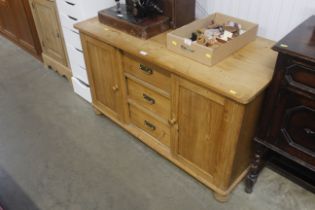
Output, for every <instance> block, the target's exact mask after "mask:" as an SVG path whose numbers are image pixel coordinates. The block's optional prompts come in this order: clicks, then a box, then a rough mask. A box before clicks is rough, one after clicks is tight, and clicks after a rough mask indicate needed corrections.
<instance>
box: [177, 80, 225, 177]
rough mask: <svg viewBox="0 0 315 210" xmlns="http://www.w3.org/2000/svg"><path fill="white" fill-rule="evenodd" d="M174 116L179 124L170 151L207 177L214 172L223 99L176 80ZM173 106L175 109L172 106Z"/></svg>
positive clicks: (223, 112) (221, 122)
mask: <svg viewBox="0 0 315 210" xmlns="http://www.w3.org/2000/svg"><path fill="white" fill-rule="evenodd" d="M177 86H178V87H177V88H176V89H177V91H176V92H177V96H176V99H174V98H173V100H176V101H177V102H176V103H174V102H173V114H172V115H173V116H176V117H175V118H176V119H177V120H176V121H177V123H178V125H177V126H178V127H177V130H178V134H177V136H176V137H175V144H173V148H172V151H173V152H174V153H175V155H176V156H178V157H180V158H182V159H184V160H185V161H188V162H189V163H191V164H193V165H194V166H196V167H198V168H199V169H201V170H202V171H204V172H206V173H207V174H214V173H215V170H216V168H215V166H216V164H215V163H216V161H217V160H216V158H217V154H216V153H217V149H216V148H217V144H218V143H219V142H220V140H221V132H222V128H223V124H224V114H225V107H224V103H225V100H224V98H222V97H221V96H219V95H217V94H214V93H212V92H210V91H208V90H206V89H204V88H202V87H199V86H197V85H194V84H192V83H189V82H187V81H185V80H182V79H179V80H178V85H177ZM174 105H175V107H174Z"/></svg>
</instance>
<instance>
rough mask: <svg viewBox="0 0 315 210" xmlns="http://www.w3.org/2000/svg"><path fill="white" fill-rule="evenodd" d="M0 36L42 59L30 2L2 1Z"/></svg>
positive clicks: (0, 7)
mask: <svg viewBox="0 0 315 210" xmlns="http://www.w3.org/2000/svg"><path fill="white" fill-rule="evenodd" d="M0 34H2V35H3V36H5V37H6V38H8V39H10V40H11V41H13V42H14V43H16V44H17V45H19V46H20V47H22V48H23V49H25V50H27V51H28V52H29V53H31V54H32V55H34V56H35V57H37V58H41V52H42V49H41V45H40V41H39V38H38V34H37V31H36V27H35V23H34V19H33V16H32V12H31V8H30V5H29V3H28V0H0Z"/></svg>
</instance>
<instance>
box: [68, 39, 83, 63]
mask: <svg viewBox="0 0 315 210" xmlns="http://www.w3.org/2000/svg"><path fill="white" fill-rule="evenodd" d="M67 49H68V56H69V61H70V64H71V66H76V65H78V66H80V67H81V68H83V69H86V65H85V61H84V56H83V52H82V50H80V49H78V48H76V47H74V46H72V45H70V44H68V43H67Z"/></svg>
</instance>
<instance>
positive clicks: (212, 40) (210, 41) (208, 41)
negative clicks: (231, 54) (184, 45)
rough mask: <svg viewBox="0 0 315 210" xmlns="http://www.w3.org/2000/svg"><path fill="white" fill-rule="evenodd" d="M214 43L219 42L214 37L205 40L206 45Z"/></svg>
mask: <svg viewBox="0 0 315 210" xmlns="http://www.w3.org/2000/svg"><path fill="white" fill-rule="evenodd" d="M216 44H219V42H218V40H217V39H216V38H213V39H208V40H207V43H206V46H207V47H212V46H214V45H216Z"/></svg>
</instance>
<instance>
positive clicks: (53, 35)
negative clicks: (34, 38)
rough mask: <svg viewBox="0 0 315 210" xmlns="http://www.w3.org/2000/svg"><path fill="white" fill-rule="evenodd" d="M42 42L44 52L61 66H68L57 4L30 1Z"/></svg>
mask: <svg viewBox="0 0 315 210" xmlns="http://www.w3.org/2000/svg"><path fill="white" fill-rule="evenodd" d="M30 2H31V5H32V7H33V15H34V18H35V22H36V26H37V29H38V32H39V35H40V38H41V41H42V46H43V51H44V52H45V54H47V55H48V56H49V57H51V58H53V59H55V60H56V61H58V62H59V63H61V64H64V65H67V59H66V55H65V51H64V47H63V40H62V35H61V32H60V27H59V20H58V17H57V13H56V6H55V2H53V1H48V0H30Z"/></svg>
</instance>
